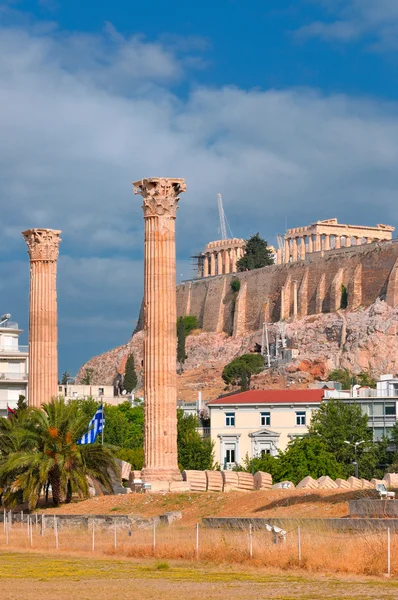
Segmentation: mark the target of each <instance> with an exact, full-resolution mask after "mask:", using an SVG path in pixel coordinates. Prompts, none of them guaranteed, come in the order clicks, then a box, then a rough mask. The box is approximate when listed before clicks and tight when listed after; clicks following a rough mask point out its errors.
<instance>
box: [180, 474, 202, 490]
mask: <svg viewBox="0 0 398 600" xmlns="http://www.w3.org/2000/svg"><path fill="white" fill-rule="evenodd" d="M182 478H183V480H184V481H186V482H187V483H189V485H190V486H191V491H192V492H205V491H206V490H207V477H206V473H205V472H204V471H193V470H188V471H183V472H182Z"/></svg>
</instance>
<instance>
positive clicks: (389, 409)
mask: <svg viewBox="0 0 398 600" xmlns="http://www.w3.org/2000/svg"><path fill="white" fill-rule="evenodd" d="M396 412H397V410H396V404H395V402H394V403H391V404H386V407H385V415H386V417H395V416H396Z"/></svg>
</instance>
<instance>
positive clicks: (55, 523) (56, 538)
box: [54, 515, 58, 550]
mask: <svg viewBox="0 0 398 600" xmlns="http://www.w3.org/2000/svg"><path fill="white" fill-rule="evenodd" d="M54 535H55V549H56V550H58V522H57V517H56V516H55V515H54Z"/></svg>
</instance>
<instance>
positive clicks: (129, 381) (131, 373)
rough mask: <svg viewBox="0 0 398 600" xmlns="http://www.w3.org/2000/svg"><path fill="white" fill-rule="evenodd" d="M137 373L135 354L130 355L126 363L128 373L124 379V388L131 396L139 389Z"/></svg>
mask: <svg viewBox="0 0 398 600" xmlns="http://www.w3.org/2000/svg"><path fill="white" fill-rule="evenodd" d="M137 382H138V379H137V373H136V372H135V364H134V354H130V356H129V357H128V358H127V361H126V371H125V374H124V378H123V388H124V389H125V390H126V392H127V393H128V394H130V393H131V392H132V391H133V390H134V389H135V388H136V387H137Z"/></svg>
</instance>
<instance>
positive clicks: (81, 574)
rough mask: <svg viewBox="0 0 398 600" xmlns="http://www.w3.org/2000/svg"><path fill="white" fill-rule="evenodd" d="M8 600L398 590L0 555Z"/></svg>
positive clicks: (375, 597)
mask: <svg viewBox="0 0 398 600" xmlns="http://www.w3.org/2000/svg"><path fill="white" fill-rule="evenodd" d="M0 585H1V598H2V600H26V599H28V600H54V599H57V600H92V599H93V598H95V599H96V600H110V599H111V598H117V599H118V600H130V599H131V600H133V599H134V600H153V599H156V600H182V599H184V600H185V599H186V598H189V599H190V600H199V599H200V600H202V599H203V598H208V599H209V600H221V599H222V600H224V599H225V598H227V599H228V600H262V599H265V598H271V599H275V600H293V599H295V600H311V599H313V600H318V599H319V600H320V599H322V600H343V599H347V600H348V599H349V600H393V599H395V598H397V597H398V582H397V581H394V580H387V579H383V578H370V577H347V576H342V577H340V578H339V579H337V578H336V577H326V576H322V577H321V576H319V575H308V574H304V575H303V574H302V573H299V572H297V571H296V572H293V573H289V574H287V573H285V572H283V571H280V570H276V569H270V568H268V569H267V570H265V569H264V568H261V567H259V566H257V565H251V566H247V565H245V566H242V565H240V566H237V565H235V566H225V565H224V566H223V567H220V566H218V565H213V564H212V563H211V562H208V563H199V564H198V563H193V562H187V561H184V562H180V561H179V562H174V561H169V562H166V561H159V560H155V559H149V560H144V559H141V560H139V561H137V560H133V559H120V558H119V559H116V558H114V557H113V558H103V559H98V558H93V557H92V556H90V555H89V554H86V555H83V556H80V557H73V556H68V555H64V554H58V555H55V553H52V554H48V553H39V552H30V553H26V552H6V551H0Z"/></svg>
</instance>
